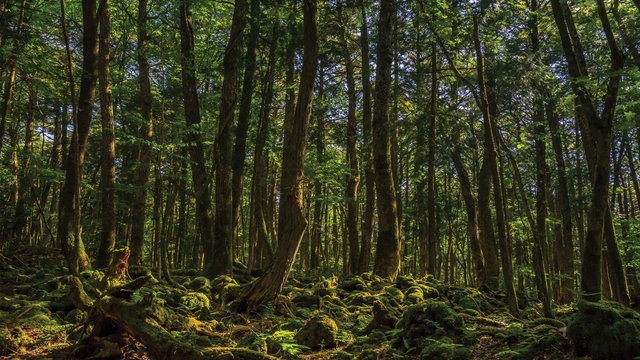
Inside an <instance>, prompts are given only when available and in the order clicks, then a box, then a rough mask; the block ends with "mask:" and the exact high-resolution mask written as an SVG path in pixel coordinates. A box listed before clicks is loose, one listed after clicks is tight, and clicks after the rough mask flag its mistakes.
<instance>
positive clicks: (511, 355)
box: [496, 350, 521, 360]
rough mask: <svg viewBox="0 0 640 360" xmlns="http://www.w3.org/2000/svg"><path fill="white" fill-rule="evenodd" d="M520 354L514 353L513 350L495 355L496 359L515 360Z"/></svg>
mask: <svg viewBox="0 0 640 360" xmlns="http://www.w3.org/2000/svg"><path fill="white" fill-rule="evenodd" d="M520 355H521V354H520V352H518V351H515V350H503V351H500V352H499V353H497V354H496V357H497V358H498V359H507V360H511V359H517V358H519V357H520Z"/></svg>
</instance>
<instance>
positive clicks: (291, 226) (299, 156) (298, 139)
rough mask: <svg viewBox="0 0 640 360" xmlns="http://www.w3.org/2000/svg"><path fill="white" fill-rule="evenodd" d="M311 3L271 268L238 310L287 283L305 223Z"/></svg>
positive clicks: (314, 34)
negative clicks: (276, 240) (304, 180)
mask: <svg viewBox="0 0 640 360" xmlns="http://www.w3.org/2000/svg"><path fill="white" fill-rule="evenodd" d="M316 13H317V5H316V1H315V0H305V1H304V2H303V14H304V27H303V29H304V30H303V32H304V35H303V49H304V55H303V62H302V73H301V76H300V87H299V91H298V100H297V103H296V110H295V114H294V116H293V117H292V118H291V119H290V120H289V121H286V122H285V132H284V133H285V136H284V139H283V146H284V148H283V151H282V153H283V158H282V160H283V161H282V181H281V194H280V209H279V218H278V225H279V229H278V236H279V238H278V247H277V250H276V253H275V258H274V262H273V265H272V267H271V268H270V269H269V270H267V271H266V272H265V273H264V274H263V276H261V277H260V278H259V279H257V280H256V282H255V283H254V284H253V285H252V287H251V289H250V290H249V292H248V293H247V294H245V295H244V297H243V299H242V301H241V305H240V308H241V309H242V310H247V309H248V310H252V309H255V308H256V307H257V306H259V305H260V304H261V303H262V302H264V301H265V300H268V299H271V298H273V297H275V296H277V295H278V294H279V293H280V292H281V291H282V287H283V286H284V284H285V283H286V281H287V278H288V276H289V271H290V270H291V266H292V265H293V262H294V260H295V256H296V253H297V252H298V248H299V246H300V242H301V241H302V236H303V235H304V232H305V229H306V227H307V219H306V217H305V216H304V212H303V200H304V199H303V193H302V192H303V185H304V184H303V179H304V173H303V165H304V152H305V147H306V138H307V128H308V127H309V118H310V117H311V107H312V100H313V85H314V81H315V77H316V70H317V67H318V64H317V63H318V26H317V20H316Z"/></svg>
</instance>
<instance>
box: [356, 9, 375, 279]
mask: <svg viewBox="0 0 640 360" xmlns="http://www.w3.org/2000/svg"><path fill="white" fill-rule="evenodd" d="M361 7H362V9H361V10H362V19H361V21H362V25H361V27H360V48H361V52H362V133H363V138H364V141H363V146H364V151H363V153H364V159H363V162H364V166H365V205H364V214H363V217H364V219H363V222H362V241H361V242H360V255H359V259H358V263H359V270H360V272H366V271H367V270H369V264H370V263H371V244H372V243H373V220H374V219H373V217H374V216H375V209H374V208H375V196H376V189H375V172H374V169H373V145H372V143H371V141H372V140H371V139H372V137H371V133H372V123H371V65H370V63H369V29H368V27H367V14H366V7H365V2H364V1H363V2H362V4H361Z"/></svg>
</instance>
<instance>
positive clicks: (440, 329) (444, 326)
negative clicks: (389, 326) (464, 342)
mask: <svg viewBox="0 0 640 360" xmlns="http://www.w3.org/2000/svg"><path fill="white" fill-rule="evenodd" d="M396 328H397V329H398V330H399V331H398V332H397V333H396V341H395V344H396V346H404V347H405V348H407V349H411V348H416V349H420V348H424V347H425V346H426V345H427V344H428V343H429V341H430V340H431V339H440V338H443V337H445V336H450V337H460V336H461V335H463V332H464V321H463V320H462V317H460V315H458V314H457V313H456V312H454V311H453V310H452V309H451V308H450V307H449V306H448V305H447V304H446V303H444V302H442V301H437V300H428V301H425V302H422V303H420V304H417V305H410V306H408V307H406V308H405V310H404V312H403V314H402V318H401V319H400V321H399V322H398V324H397V326H396Z"/></svg>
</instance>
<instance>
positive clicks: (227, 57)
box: [205, 0, 247, 277]
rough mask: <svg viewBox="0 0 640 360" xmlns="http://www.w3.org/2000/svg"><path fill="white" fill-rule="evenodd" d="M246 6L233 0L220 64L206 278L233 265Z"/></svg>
mask: <svg viewBox="0 0 640 360" xmlns="http://www.w3.org/2000/svg"><path fill="white" fill-rule="evenodd" d="M246 7H247V2H246V0H236V2H235V8H234V11H233V20H232V22H231V33H230V35H229V42H228V43H227V47H226V50H225V53H224V59H223V64H222V67H223V75H224V79H223V81H222V96H221V99H220V116H219V117H218V135H217V136H216V151H215V159H216V165H215V166H216V188H215V190H216V191H215V201H216V207H215V209H216V216H215V224H214V230H213V248H212V252H211V253H207V254H206V255H205V256H206V257H207V259H208V260H206V262H205V263H206V267H207V275H208V276H209V277H214V276H217V275H221V274H228V273H231V270H232V265H233V195H232V185H231V177H232V163H233V161H232V156H233V116H234V109H235V106H236V97H237V92H238V69H239V63H240V61H239V60H240V53H241V50H242V38H243V36H242V32H243V31H244V27H245V25H246V22H247V16H246V13H247V9H246ZM214 254H215V255H214Z"/></svg>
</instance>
